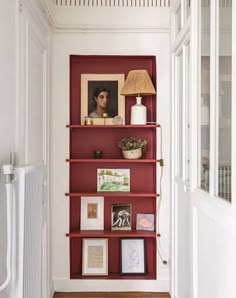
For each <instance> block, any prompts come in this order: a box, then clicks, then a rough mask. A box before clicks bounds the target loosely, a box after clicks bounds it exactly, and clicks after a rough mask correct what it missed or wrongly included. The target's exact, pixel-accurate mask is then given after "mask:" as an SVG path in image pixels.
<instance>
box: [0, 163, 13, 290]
mask: <svg viewBox="0 0 236 298" xmlns="http://www.w3.org/2000/svg"><path fill="white" fill-rule="evenodd" d="M3 174H4V176H5V186H6V201H7V255H6V270H7V275H6V279H5V281H4V282H3V283H2V284H1V285H0V292H1V291H2V290H4V289H5V288H6V287H7V286H8V284H9V282H10V280H11V250H12V225H11V222H12V218H11V217H12V216H11V212H12V211H11V210H12V191H13V189H12V188H13V186H12V182H13V177H14V176H13V165H12V164H11V165H4V166H3Z"/></svg>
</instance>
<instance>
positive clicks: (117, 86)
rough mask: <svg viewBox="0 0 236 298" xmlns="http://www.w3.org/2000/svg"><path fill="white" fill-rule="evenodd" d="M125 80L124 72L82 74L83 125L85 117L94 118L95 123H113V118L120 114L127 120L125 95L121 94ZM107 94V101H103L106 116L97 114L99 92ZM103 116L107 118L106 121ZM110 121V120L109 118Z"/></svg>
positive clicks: (81, 116)
mask: <svg viewBox="0 0 236 298" xmlns="http://www.w3.org/2000/svg"><path fill="white" fill-rule="evenodd" d="M124 82H125V76H124V74H81V100H80V102H81V115H80V119H81V125H83V124H85V118H86V117H89V118H93V124H95V125H96V124H98V125H99V124H103V125H106V124H112V119H113V118H114V117H115V116H117V115H119V116H121V117H122V119H123V124H124V120H125V97H124V96H123V95H120V92H121V89H122V87H123V85H124ZM101 92H105V93H104V94H102V96H105V95H106V96H107V99H108V100H107V101H105V102H103V103H102V106H101V107H102V108H103V109H104V111H105V113H104V116H100V117H99V116H98V115H97V110H96V107H97V104H98V103H99V102H98V99H99V94H100V93H101ZM103 117H105V118H106V119H107V120H106V121H105V122H104V119H103ZM108 118H109V119H110V121H109V119H108Z"/></svg>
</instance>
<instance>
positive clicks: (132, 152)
mask: <svg viewBox="0 0 236 298" xmlns="http://www.w3.org/2000/svg"><path fill="white" fill-rule="evenodd" d="M146 146H147V141H146V140H144V139H141V138H140V137H126V138H124V139H122V140H121V141H119V142H118V147H119V148H120V149H121V150H122V153H123V156H124V158H125V159H139V158H141V156H142V153H143V151H144V150H145V149H146Z"/></svg>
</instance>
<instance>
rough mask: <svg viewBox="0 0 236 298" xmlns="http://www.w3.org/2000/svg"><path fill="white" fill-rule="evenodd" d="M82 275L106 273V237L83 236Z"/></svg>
mask: <svg viewBox="0 0 236 298" xmlns="http://www.w3.org/2000/svg"><path fill="white" fill-rule="evenodd" d="M82 275H85V276H86V275H94V276H96V275H108V239H107V238H83V251H82Z"/></svg>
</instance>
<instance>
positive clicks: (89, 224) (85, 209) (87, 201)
mask: <svg viewBox="0 0 236 298" xmlns="http://www.w3.org/2000/svg"><path fill="white" fill-rule="evenodd" d="M80 229H81V230H104V197H81V208H80Z"/></svg>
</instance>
